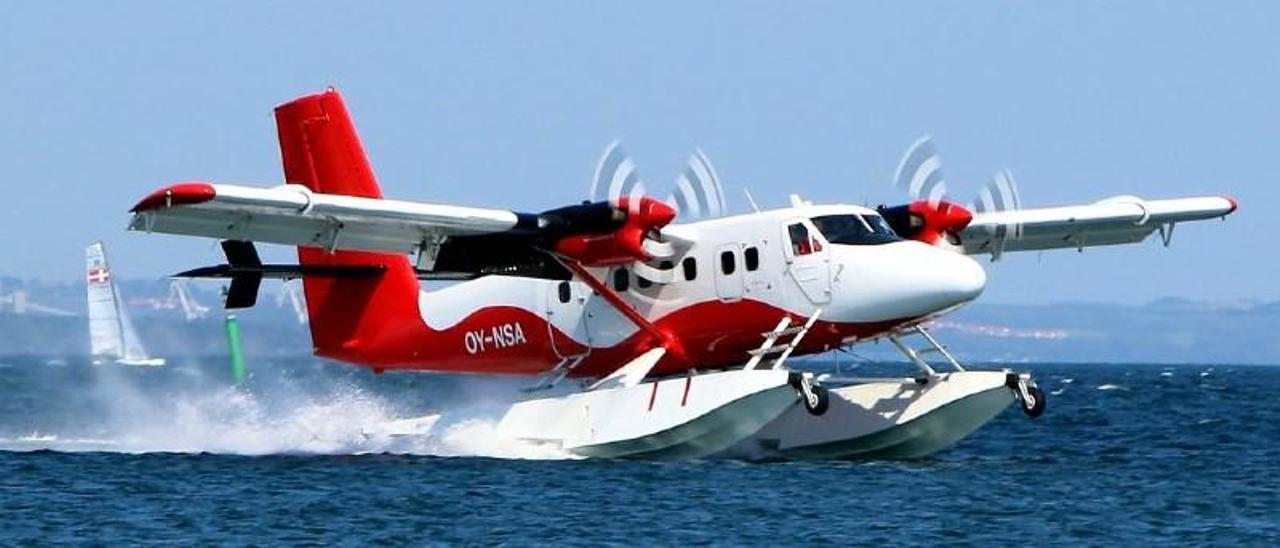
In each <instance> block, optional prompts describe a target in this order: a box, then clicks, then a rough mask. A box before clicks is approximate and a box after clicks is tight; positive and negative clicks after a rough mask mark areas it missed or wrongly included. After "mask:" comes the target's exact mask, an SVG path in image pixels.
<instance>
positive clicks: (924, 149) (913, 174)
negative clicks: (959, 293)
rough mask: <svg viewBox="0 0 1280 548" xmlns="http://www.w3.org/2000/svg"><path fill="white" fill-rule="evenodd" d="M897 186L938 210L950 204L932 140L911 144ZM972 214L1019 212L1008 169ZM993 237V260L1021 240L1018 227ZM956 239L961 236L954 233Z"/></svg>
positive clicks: (981, 195)
mask: <svg viewBox="0 0 1280 548" xmlns="http://www.w3.org/2000/svg"><path fill="white" fill-rule="evenodd" d="M893 181H894V186H895V187H897V188H898V189H899V190H902V191H903V192H905V193H906V194H907V195H908V196H909V197H910V198H911V200H912V201H914V202H927V203H928V204H929V206H930V208H933V209H937V208H938V207H939V204H940V203H941V202H943V201H950V200H949V198H948V196H947V193H948V187H947V182H946V180H945V179H944V178H943V175H942V159H941V157H940V156H939V155H938V151H937V148H936V147H935V146H934V144H933V137H931V136H928V135H925V136H924V137H921V138H919V139H917V140H916V142H914V143H912V144H911V146H910V147H909V148H908V149H907V152H906V154H904V155H903V157H902V160H901V161H900V162H898V169H897V170H896V171H895V172H894V176H893ZM971 207H972V208H973V211H974V212H976V213H979V214H983V213H1000V212H1006V211H1017V210H1019V209H1021V208H1022V199H1021V198H1020V196H1019V194H1018V185H1017V183H1016V182H1015V181H1014V179H1013V174H1012V173H1010V172H1009V170H1008V169H1001V170H1000V171H997V172H996V174H995V176H994V177H993V178H992V179H991V181H989V182H988V183H987V184H986V185H985V186H983V187H982V190H981V191H980V192H979V193H978V197H977V198H976V199H975V200H974V201H973V203H972V206H971ZM995 230H996V233H995V234H992V237H993V240H994V241H995V243H996V246H997V247H998V249H997V250H996V251H995V252H994V253H993V257H999V252H1000V250H1002V249H1003V248H1004V244H1005V242H1007V241H1009V240H1011V239H1017V238H1020V237H1022V227H1021V226H1019V225H1013V226H1001V227H999V228H997V229H995ZM953 235H954V236H956V237H957V238H958V237H959V234H954V233H953Z"/></svg>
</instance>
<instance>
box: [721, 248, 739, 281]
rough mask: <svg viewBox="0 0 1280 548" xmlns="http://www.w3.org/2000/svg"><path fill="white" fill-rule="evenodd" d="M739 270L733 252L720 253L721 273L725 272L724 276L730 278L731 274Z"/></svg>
mask: <svg viewBox="0 0 1280 548" xmlns="http://www.w3.org/2000/svg"><path fill="white" fill-rule="evenodd" d="M737 269H738V265H737V263H736V261H735V260H734V258H733V252H732V251H724V252H721V253H720V271H721V272H724V274H725V275H726V276H728V275H729V274H733V271H734V270H737Z"/></svg>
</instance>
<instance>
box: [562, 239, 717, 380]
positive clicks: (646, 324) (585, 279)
mask: <svg viewBox="0 0 1280 548" xmlns="http://www.w3.org/2000/svg"><path fill="white" fill-rule="evenodd" d="M560 262H561V264H563V265H564V266H565V268H567V269H569V271H570V272H572V273H573V275H574V277H576V278H578V279H579V280H582V283H585V284H587V285H588V286H589V287H591V290H592V291H595V293H596V294H597V295H600V296H601V297H602V298H604V300H605V302H607V303H609V306H612V307H613V308H614V310H617V311H618V313H620V314H622V315H623V316H624V317H626V318H627V320H629V321H631V323H633V324H635V325H636V327H639V328H640V330H642V331H644V332H645V333H648V334H649V336H650V337H652V339H653V346H654V347H661V348H665V349H666V351H667V352H666V353H667V354H669V355H671V356H673V357H675V358H676V359H678V360H680V361H682V362H684V363H686V364H690V363H692V362H691V360H689V355H688V354H687V353H685V351H684V345H682V344H680V340H679V339H677V338H676V337H675V336H674V335H672V334H671V333H669V332H667V331H665V330H663V329H662V328H659V327H658V326H656V325H654V324H653V322H650V321H649V320H647V319H645V317H644V316H641V315H640V313H639V312H637V311H636V309H635V308H634V307H632V306H631V305H630V304H628V303H627V301H625V300H623V299H622V296H620V295H618V294H617V293H615V292H614V291H613V290H612V289H610V288H609V286H607V285H605V283H604V282H602V281H600V280H597V279H596V277H595V276H592V275H591V273H590V272H588V271H587V269H586V267H583V266H582V263H579V262H577V261H572V260H568V259H564V258H560Z"/></svg>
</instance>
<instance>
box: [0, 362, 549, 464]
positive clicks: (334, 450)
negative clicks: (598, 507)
mask: <svg viewBox="0 0 1280 548" xmlns="http://www.w3.org/2000/svg"><path fill="white" fill-rule="evenodd" d="M186 377H187V379H186V380H185V381H183V382H182V383H180V386H172V383H163V382H161V383H156V384H151V383H148V382H146V381H148V380H155V379H149V378H148V376H146V375H138V374H136V373H135V372H133V371H126V370H124V369H123V368H113V367H103V368H101V369H100V370H99V374H97V375H95V377H94V378H93V379H92V382H91V383H89V386H75V387H66V388H65V389H64V390H62V392H64V393H62V394H61V395H60V397H61V398H66V400H65V403H64V405H60V406H50V408H48V409H44V410H38V412H39V411H45V412H47V413H49V414H50V415H54V414H60V415H61V420H59V421H56V422H54V421H41V420H40V419H41V417H36V420H34V424H31V425H12V424H11V425H6V428H5V430H7V431H5V432H0V450H8V451H38V450H52V451H63V452H86V451H92V452H113V453H114V452H118V453H212V454H228V455H275V454H319V455H350V454H381V453H393V454H413V455H433V456H481V457H496V458H523V459H559V458H570V455H568V454H567V453H565V452H563V451H561V450H559V449H558V448H551V447H545V446H539V445H534V444H531V443H527V442H523V441H521V440H517V439H512V438H505V437H503V436H501V435H500V434H499V433H498V431H497V429H496V424H497V421H498V418H499V417H498V416H497V415H496V414H495V413H493V412H492V409H493V408H494V407H495V406H494V405H493V401H491V400H490V401H486V402H485V403H483V404H480V405H476V406H474V408H467V407H466V406H464V407H463V408H462V409H461V410H460V411H458V412H455V410H456V408H452V409H451V411H450V414H449V418H448V419H441V420H439V421H436V420H428V421H420V420H412V421H405V420H404V419H407V418H410V417H415V416H421V415H423V413H422V412H420V411H419V410H415V409H414V405H412V404H413V403H414V401H412V400H420V399H422V396H423V391H422V390H417V391H413V392H406V393H401V394H395V393H387V394H384V393H381V391H376V392H375V391H373V390H369V389H368V388H365V387H362V386H359V385H358V383H352V382H343V381H341V380H336V379H330V381H331V382H328V383H324V384H323V387H322V388H320V389H316V388H315V387H314V386H312V387H305V386H300V384H301V383H294V382H291V381H289V380H288V379H283V380H280V379H277V380H274V381H272V382H267V383H259V384H255V383H250V386H249V387H248V388H242V387H234V386H227V385H226V384H225V383H223V382H205V379H203V378H202V376H201V375H200V374H199V372H198V371H194V370H190V369H188V370H187V371H186ZM470 382H472V383H479V382H481V381H480V380H478V379H477V380H472V381H470ZM157 384H158V385H157ZM472 389H473V390H475V389H481V390H483V389H484V387H483V386H479V387H476V386H473V387H472ZM71 392H74V393H71ZM495 392H498V391H495ZM498 408H500V406H499V407H498ZM45 418H49V417H45ZM50 422H53V424H47V423H50ZM389 424H399V425H401V426H403V425H405V424H410V425H415V426H419V425H420V426H421V429H420V430H421V431H417V432H405V431H403V429H402V428H399V429H388V428H387V425H389ZM15 428H21V430H16V431H15V430H14V429H15Z"/></svg>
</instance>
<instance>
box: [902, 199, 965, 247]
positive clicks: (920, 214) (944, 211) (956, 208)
mask: <svg viewBox="0 0 1280 548" xmlns="http://www.w3.org/2000/svg"><path fill="white" fill-rule="evenodd" d="M879 211H880V215H881V216H882V217H884V220H885V221H886V222H888V223H889V226H890V227H891V228H893V231H894V232H897V233H898V235H899V236H902V237H903V238H906V239H909V240H916V241H920V242H924V243H926V244H929V245H938V244H939V243H941V242H942V241H943V238H944V237H947V236H948V235H950V236H951V239H950V240H949V242H950V243H951V244H959V243H960V242H959V237H958V235H959V234H960V232H961V231H963V230H964V229H965V227H967V226H969V223H970V222H972V221H973V213H970V212H969V210H968V209H965V208H964V207H962V206H960V205H959V204H955V203H952V202H948V201H945V200H941V201H938V202H936V203H933V202H927V201H924V200H921V201H916V202H911V203H910V204H906V205H900V206H894V207H883V206H882V207H880V208H879Z"/></svg>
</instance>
